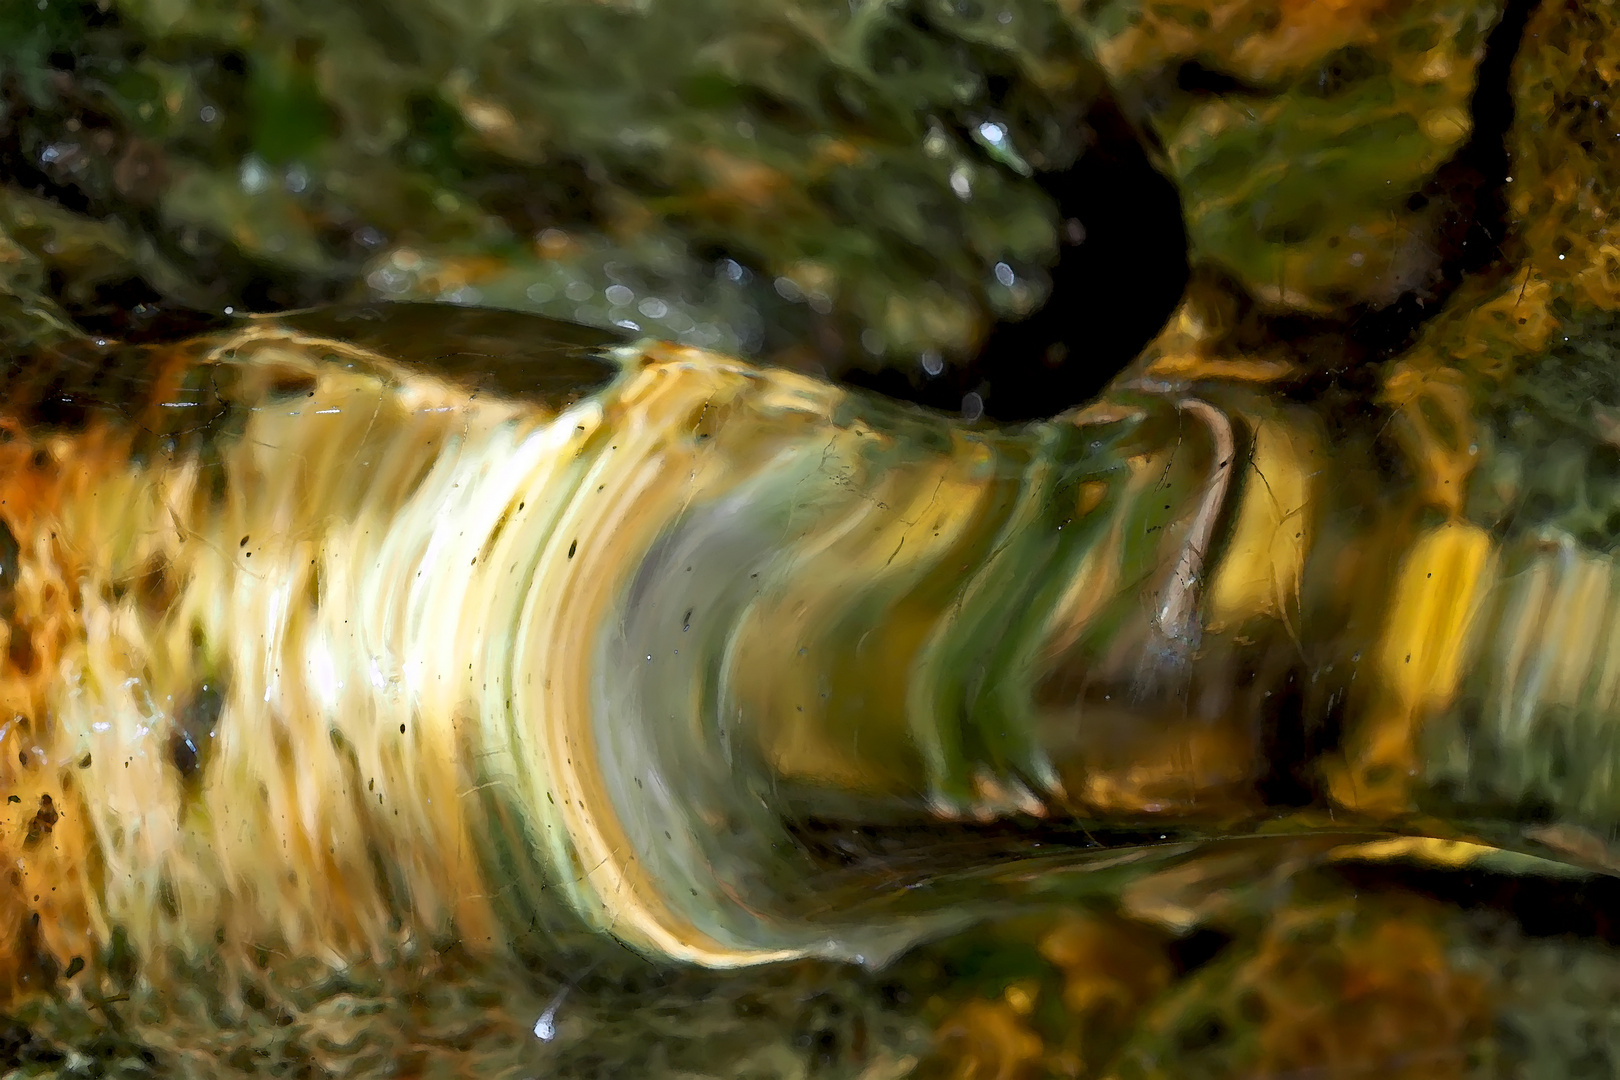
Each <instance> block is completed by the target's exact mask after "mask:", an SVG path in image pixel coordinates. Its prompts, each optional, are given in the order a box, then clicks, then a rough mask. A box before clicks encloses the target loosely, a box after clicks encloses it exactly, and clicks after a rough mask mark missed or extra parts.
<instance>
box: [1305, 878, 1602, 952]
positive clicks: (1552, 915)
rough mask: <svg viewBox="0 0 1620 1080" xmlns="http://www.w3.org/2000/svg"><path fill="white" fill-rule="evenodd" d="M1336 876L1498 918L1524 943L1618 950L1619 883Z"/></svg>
mask: <svg viewBox="0 0 1620 1080" xmlns="http://www.w3.org/2000/svg"><path fill="white" fill-rule="evenodd" d="M1336 873H1337V875H1338V876H1339V877H1341V878H1342V879H1343V880H1344V881H1345V882H1346V883H1347V884H1348V885H1349V886H1350V887H1351V888H1353V889H1356V890H1358V891H1367V892H1383V891H1406V892H1417V893H1420V894H1422V895H1424V896H1428V897H1430V898H1432V899H1435V900H1438V901H1440V902H1441V903H1444V904H1448V905H1453V906H1455V907H1458V908H1461V909H1463V910H1465V911H1494V912H1498V913H1500V914H1503V915H1507V916H1509V917H1510V918H1512V919H1513V921H1514V922H1515V923H1517V924H1518V926H1519V928H1520V929H1521V930H1523V931H1524V933H1525V934H1527V935H1529V936H1530V937H1584V938H1595V939H1597V940H1599V941H1602V942H1604V943H1606V944H1609V945H1620V878H1614V877H1609V876H1607V875H1596V876H1593V877H1590V878H1585V879H1576V880H1571V879H1569V878H1563V877H1531V876H1528V875H1525V876H1519V875H1515V874H1501V873H1493V872H1491V871H1486V870H1470V869H1463V870H1445V869H1438V868H1436V869H1430V868H1425V867H1413V866H1411V865H1409V864H1407V865H1403V864H1398V863H1360V864H1357V863H1347V864H1344V865H1342V866H1340V867H1339V868H1338V869H1337V871H1336Z"/></svg>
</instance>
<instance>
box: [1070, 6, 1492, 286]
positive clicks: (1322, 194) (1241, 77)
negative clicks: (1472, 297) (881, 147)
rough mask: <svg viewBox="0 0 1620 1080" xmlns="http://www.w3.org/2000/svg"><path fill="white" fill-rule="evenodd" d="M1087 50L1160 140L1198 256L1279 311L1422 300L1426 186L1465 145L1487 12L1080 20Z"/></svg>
mask: <svg viewBox="0 0 1620 1080" xmlns="http://www.w3.org/2000/svg"><path fill="white" fill-rule="evenodd" d="M1082 10H1083V11H1084V12H1085V15H1086V19H1085V21H1084V22H1083V23H1082V24H1081V26H1082V34H1083V36H1084V37H1085V39H1086V41H1087V43H1088V44H1089V45H1090V46H1091V47H1092V48H1093V49H1094V51H1095V52H1096V54H1097V55H1098V56H1099V57H1100V58H1101V61H1102V64H1103V66H1104V68H1105V69H1106V70H1107V72H1108V74H1109V76H1110V81H1111V83H1113V84H1114V85H1115V86H1116V87H1117V88H1118V90H1119V92H1120V93H1121V95H1122V96H1123V97H1124V98H1125V99H1126V100H1127V101H1129V102H1132V103H1133V104H1134V106H1135V108H1136V111H1137V112H1138V114H1139V115H1142V116H1143V117H1144V118H1145V122H1146V126H1147V127H1148V128H1149V129H1150V130H1151V131H1152V132H1153V134H1154V135H1155V136H1156V137H1157V139H1158V141H1159V143H1160V145H1161V146H1162V148H1163V154H1164V161H1165V164H1166V167H1167V169H1168V171H1169V174H1170V176H1171V178H1172V179H1173V180H1174V181H1175V183H1176V187H1177V189H1178V190H1179V191H1180V192H1181V202H1182V211H1183V213H1184V214H1185V215H1186V221H1187V231H1188V235H1189V240H1190V243H1191V245H1192V248H1193V250H1194V252H1195V254H1196V256H1197V257H1199V258H1200V259H1201V260H1204V261H1207V262H1209V263H1211V264H1214V265H1217V266H1219V267H1221V268H1222V269H1223V270H1224V271H1226V272H1227V273H1229V274H1231V275H1232V276H1233V277H1235V278H1236V279H1237V280H1238V281H1240V282H1241V283H1242V284H1243V286H1244V287H1245V288H1246V289H1247V290H1248V291H1249V292H1250V293H1251V294H1253V295H1254V296H1255V297H1257V298H1258V299H1261V300H1262V301H1264V302H1265V303H1267V304H1268V305H1269V306H1271V307H1273V308H1276V309H1286V310H1302V311H1310V312H1318V313H1335V312H1341V311H1343V310H1344V309H1345V308H1347V307H1353V306H1357V305H1368V306H1372V307H1381V306H1383V305H1386V304H1388V303H1391V302H1392V301H1394V300H1396V299H1397V298H1398V297H1400V296H1401V295H1402V294H1403V293H1408V292H1419V293H1421V292H1422V291H1424V290H1426V289H1427V288H1429V287H1430V286H1431V285H1432V284H1433V282H1434V280H1435V279H1436V276H1437V274H1438V272H1439V270H1440V263H1441V260H1442V248H1443V246H1444V245H1443V240H1442V236H1441V230H1442V229H1443V228H1444V227H1446V222H1445V221H1444V220H1443V217H1444V213H1443V206H1442V203H1441V200H1439V199H1438V198H1436V197H1434V196H1437V195H1438V193H1439V192H1438V188H1439V187H1441V186H1443V185H1438V184H1437V183H1436V174H1437V172H1438V171H1439V170H1440V169H1441V167H1442V166H1443V165H1444V164H1445V163H1446V162H1447V161H1448V160H1449V159H1451V158H1452V157H1453V155H1455V154H1456V153H1457V152H1458V151H1459V150H1460V149H1461V148H1462V147H1463V145H1464V143H1465V142H1466V141H1467V139H1468V137H1469V135H1470V134H1471V133H1472V123H1471V118H1470V115H1469V112H1470V101H1471V98H1472V95H1473V91H1474V83H1475V80H1474V74H1475V69H1476V66H1477V65H1478V63H1479V61H1480V59H1481V58H1482V56H1483V55H1484V50H1485V43H1486V35H1487V32H1488V31H1489V29H1490V27H1491V25H1492V24H1493V23H1494V22H1495V21H1496V19H1497V16H1498V15H1499V13H1500V10H1501V4H1500V3H1497V2H1493V0H1475V2H1458V0H1416V2H1414V3H1409V4H1293V5H1290V4H1285V3H1268V2H1265V0H1191V2H1188V3H1182V4H1141V3H1138V2H1136V0H1102V2H1095V0H1094V2H1092V3H1088V4H1085V5H1083V8H1082Z"/></svg>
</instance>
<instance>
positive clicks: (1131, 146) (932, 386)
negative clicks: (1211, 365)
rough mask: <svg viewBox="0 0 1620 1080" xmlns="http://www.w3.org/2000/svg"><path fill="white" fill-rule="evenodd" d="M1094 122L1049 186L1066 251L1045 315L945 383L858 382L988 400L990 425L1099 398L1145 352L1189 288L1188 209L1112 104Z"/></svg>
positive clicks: (990, 346) (858, 374) (861, 374)
mask: <svg viewBox="0 0 1620 1080" xmlns="http://www.w3.org/2000/svg"><path fill="white" fill-rule="evenodd" d="M1086 122H1087V124H1088V125H1089V126H1090V128H1091V130H1092V131H1093V132H1094V136H1093V138H1092V140H1091V146H1090V147H1089V148H1088V149H1087V151H1086V152H1085V153H1084V154H1082V155H1081V156H1080V158H1079V160H1078V161H1076V162H1075V163H1074V165H1072V166H1071V167H1069V168H1068V169H1066V170H1063V171H1061V172H1052V173H1047V174H1044V175H1042V176H1041V177H1039V179H1040V183H1041V186H1042V188H1044V189H1045V191H1046V192H1047V194H1048V195H1050V196H1051V197H1052V199H1053V201H1054V202H1055V203H1056V204H1057V206H1058V213H1059V215H1060V221H1061V222H1062V224H1061V226H1060V236H1061V240H1062V243H1063V249H1062V254H1061V256H1060V258H1059V260H1058V264H1057V265H1056V266H1055V267H1053V268H1052V271H1051V274H1052V293H1051V296H1050V298H1049V299H1048V300H1047V301H1046V303H1045V304H1044V305H1043V306H1042V307H1041V308H1040V310H1038V311H1036V312H1035V313H1034V314H1032V315H1031V316H1029V317H1028V318H1027V319H1022V320H1019V321H1017V322H1001V323H998V324H997V325H996V326H995V328H994V329H993V330H992V331H991V333H990V336H989V338H988V340H987V341H986V342H985V344H984V346H983V348H981V349H980V350H979V353H978V355H977V356H975V357H974V358H973V359H972V360H970V361H968V362H967V363H965V364H954V365H947V367H946V368H945V370H944V371H943V372H942V373H941V374H940V375H939V376H938V377H936V378H932V379H924V378H922V377H921V376H920V374H914V373H913V370H912V369H911V368H909V367H908V369H907V370H904V371H902V370H896V369H893V368H890V369H887V370H884V371H877V372H873V371H859V370H858V371H852V372H850V373H849V374H848V375H847V376H846V380H847V381H848V382H851V383H854V384H855V385H858V386H863V387H866V388H867V389H871V390H876V391H878V392H880V393H884V394H888V395H890V396H892V397H896V398H901V399H904V400H907V401H913V402H916V403H918V404H921V405H928V406H932V407H934V408H938V409H942V410H945V411H947V412H956V411H958V410H960V409H962V407H963V399H964V398H965V397H966V396H967V395H968V394H970V393H972V394H978V395H979V398H980V400H981V401H982V402H983V407H984V412H985V414H986V415H987V416H990V417H994V418H995V419H998V420H1009V421H1017V420H1031V419H1037V418H1040V417H1045V416H1051V415H1053V414H1055V413H1059V412H1062V411H1063V410H1064V409H1067V408H1069V407H1071V406H1073V405H1077V404H1079V403H1080V402H1083V401H1085V400H1087V399H1088V398H1090V397H1092V396H1093V395H1095V394H1096V393H1097V392H1098V391H1100V390H1101V389H1102V388H1103V387H1104V386H1105V385H1107V383H1108V380H1109V379H1111V378H1113V376H1114V375H1115V374H1116V373H1118V372H1119V370H1120V369H1121V368H1123V367H1124V366H1125V365H1126V364H1128V363H1130V361H1131V360H1132V359H1134V358H1135V357H1136V355H1137V354H1138V353H1140V352H1141V350H1142V348H1143V346H1145V345H1146V344H1147V343H1148V341H1149V340H1151V339H1152V337H1153V336H1154V334H1156V333H1158V331H1159V328H1160V327H1162V326H1163V325H1164V321H1165V319H1166V318H1167V317H1168V316H1169V315H1170V312H1171V311H1172V310H1174V308H1175V305H1176V302H1177V300H1179V299H1180V297H1181V293H1182V290H1183V289H1184V288H1185V287H1186V284H1187V233H1186V228H1185V227H1184V225H1183V224H1182V219H1181V204H1180V201H1179V199H1178V198H1177V195H1176V190H1175V188H1174V186H1173V185H1172V184H1171V183H1170V181H1169V180H1168V179H1166V178H1165V177H1164V176H1163V175H1162V174H1161V173H1160V172H1159V171H1158V170H1157V169H1155V168H1154V167H1153V165H1152V163H1151V162H1150V161H1149V160H1148V155H1147V152H1146V150H1145V149H1144V148H1143V146H1142V144H1141V141H1140V140H1139V138H1138V136H1137V133H1136V131H1135V129H1134V128H1132V126H1131V125H1130V123H1129V121H1127V120H1126V119H1125V117H1124V116H1123V115H1122V114H1121V112H1120V110H1119V107H1118V106H1117V105H1116V104H1115V103H1114V102H1113V101H1111V100H1109V99H1106V98H1105V99H1102V100H1100V101H1098V102H1097V104H1096V105H1095V106H1093V108H1092V109H1091V111H1090V113H1089V114H1088V116H1087V118H1086Z"/></svg>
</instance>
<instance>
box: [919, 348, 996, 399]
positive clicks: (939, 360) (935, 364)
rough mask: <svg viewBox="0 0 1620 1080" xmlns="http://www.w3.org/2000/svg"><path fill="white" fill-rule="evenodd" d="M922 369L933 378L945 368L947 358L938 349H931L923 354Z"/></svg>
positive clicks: (973, 395)
mask: <svg viewBox="0 0 1620 1080" xmlns="http://www.w3.org/2000/svg"><path fill="white" fill-rule="evenodd" d="M922 369H923V371H924V373H926V374H927V375H928V377H929V378H933V377H935V376H937V375H938V374H939V373H940V372H942V371H944V370H945V358H944V357H943V356H941V355H939V350H938V349H929V350H928V351H927V352H925V353H923V354H922ZM968 396H969V397H977V396H978V395H976V394H970V395H968ZM965 407H966V403H965V402H964V408H965ZM981 408H982V407H981Z"/></svg>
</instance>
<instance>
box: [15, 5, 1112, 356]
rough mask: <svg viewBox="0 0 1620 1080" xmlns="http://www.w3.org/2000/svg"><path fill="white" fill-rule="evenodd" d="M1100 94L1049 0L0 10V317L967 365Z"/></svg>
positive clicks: (1037, 291)
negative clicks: (383, 323) (564, 322)
mask: <svg viewBox="0 0 1620 1080" xmlns="http://www.w3.org/2000/svg"><path fill="white" fill-rule="evenodd" d="M1098 83H1099V80H1098V76H1097V74H1096V72H1095V68H1094V66H1093V65H1091V64H1090V63H1089V62H1088V61H1087V60H1086V58H1085V56H1084V54H1083V51H1082V49H1081V47H1080V45H1079V43H1078V39H1077V38H1076V36H1075V35H1074V34H1073V33H1072V32H1071V31H1070V30H1069V29H1068V27H1067V26H1066V24H1065V23H1064V22H1063V21H1062V20H1061V18H1060V17H1059V14H1058V12H1057V10H1056V9H1055V8H1054V7H1053V6H1052V5H1051V4H1049V3H1046V2H1044V0H1007V2H1006V3H1003V4H997V5H977V4H973V5H966V4H959V3H956V2H954V0H908V2H905V3H882V4H865V5H861V4H849V3H847V2H845V0H801V2H795V3H793V4H788V5H772V4H757V3H752V2H742V0H683V2H681V3H672V2H642V3H634V2H628V0H626V2H599V0H544V2H538V3H524V4H510V3H502V2H499V0H488V2H486V0H478V2H474V3H461V2H459V0H458V2H454V3H451V2H447V0H404V2H390V3H380V2H373V0H354V2H347V3H341V4H334V3H329V2H324V0H263V2H259V3H248V4H238V3H223V2H213V0H197V2H190V0H117V2H114V0H101V2H100V3H99V4H98V3H87V4H80V3H76V2H68V0H47V2H46V3H44V4H36V3H34V2H32V0H30V2H22V0H17V2H13V3H9V4H5V5H0V87H3V90H4V96H3V98H0V168H3V171H4V172H5V173H7V174H8V175H7V177H6V180H7V182H6V183H5V184H4V185H3V186H0V320H3V322H0V326H3V327H4V329H5V330H6V336H7V340H8V341H9V342H12V343H17V342H19V341H27V340H30V339H37V338H40V337H49V336H51V335H53V334H57V333H60V332H61V331H62V328H63V323H64V320H65V315H64V313H69V314H72V313H79V314H83V315H86V316H97V315H102V316H105V315H109V314H115V313H116V312H118V311H120V310H123V309H127V308H129V307H132V306H133V305H134V304H135V303H137V302H140V301H161V302H165V303H169V304H180V305H187V306H191V307H194V308H199V309H203V310H208V311H219V310H220V309H222V308H224V307H227V306H229V307H234V308H236V309H238V310H241V309H253V310H264V309H266V308H271V307H274V308H286V307H299V306H307V305H310V304H314V303H323V302H331V301H336V300H351V301H353V300H369V299H428V300H447V301H453V302H459V303H469V304H470V303H480V304H486V305H493V306H502V307H513V308H519V309H524V310H530V311H535V312H538V313H541V314H546V315H551V316H555V317H560V318H566V319H570V320H573V321H578V322H582V323H586V324H591V325H597V326H603V327H609V326H613V325H615V324H617V325H619V326H621V327H625V328H627V329H639V330H641V331H645V332H647V333H650V334H655V335H658V336H662V337H667V338H674V339H678V340H682V341H686V342H690V343H693V344H698V345H705V346H717V347H720V348H724V349H727V350H732V351H740V352H744V353H750V354H779V353H784V352H789V353H790V352H791V351H792V350H793V348H794V346H796V345H797V344H798V343H803V342H810V343H813V348H814V352H815V353H816V354H817V355H818V356H819V357H821V358H822V359H823V360H826V361H828V362H834V363H836V362H838V360H839V358H841V357H846V356H848V357H851V358H855V359H860V358H864V360H865V361H866V362H871V363H877V362H878V358H879V357H882V356H885V355H887V354H890V353H893V354H896V355H898V356H905V357H909V358H913V359H914V358H915V357H916V356H917V355H919V354H921V353H924V352H927V351H929V350H934V351H939V352H944V353H948V354H955V355H963V354H966V353H968V352H970V351H971V350H972V348H973V347H974V345H975V344H976V342H977V341H978V340H979V339H980V338H981V337H982V336H983V334H984V333H985V331H986V330H987V328H988V326H989V325H990V323H991V322H992V321H993V320H994V319H996V318H1000V317H1011V316H1017V315H1020V314H1024V313H1027V312H1029V311H1031V310H1033V309H1034V308H1035V307H1037V306H1039V304H1040V303H1041V302H1042V300H1043V299H1044V298H1045V295H1046V288H1047V285H1046V278H1045V268H1046V267H1047V265H1048V264H1050V263H1051V262H1052V261H1053V260H1054V259H1055V257H1056V253H1057V248H1058V241H1057V230H1058V227H1059V223H1058V221H1057V217H1056V208H1055V207H1054V205H1053V204H1052V202H1051V201H1050V199H1049V198H1048V197H1047V196H1046V195H1045V194H1044V193H1043V192H1042V191H1041V189H1040V187H1039V186H1038V184H1037V182H1036V180H1035V178H1034V174H1035V172H1036V170H1039V169H1059V168H1062V167H1065V166H1067V165H1068V164H1070V163H1071V162H1073V161H1074V160H1075V158H1076V157H1077V155H1078V154H1079V153H1080V152H1081V150H1082V148H1083V146H1084V141H1085V138H1086V132H1085V129H1084V126H1083V124H1082V123H1081V118H1082V117H1083V116H1084V113H1085V110H1086V108H1087V107H1088V105H1089V104H1090V102H1091V100H1092V98H1093V96H1094V94H1095V91H1096V89H1097V86H1098Z"/></svg>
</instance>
